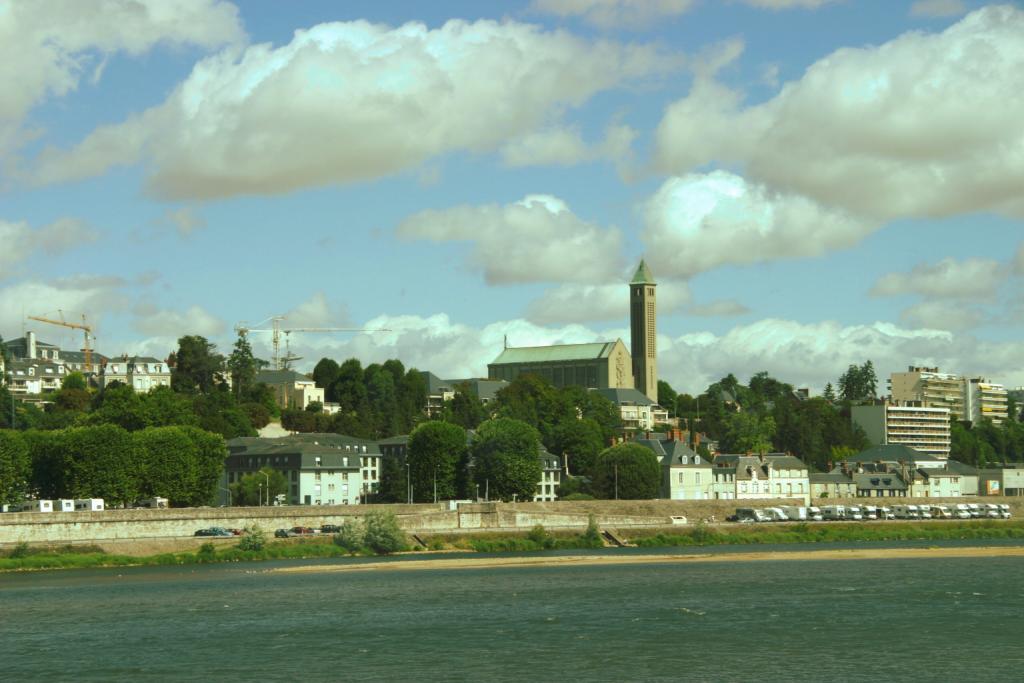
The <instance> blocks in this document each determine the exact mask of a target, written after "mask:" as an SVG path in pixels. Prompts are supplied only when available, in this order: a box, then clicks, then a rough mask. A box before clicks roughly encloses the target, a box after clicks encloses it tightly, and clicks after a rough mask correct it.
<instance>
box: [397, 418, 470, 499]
mask: <svg viewBox="0 0 1024 683" xmlns="http://www.w3.org/2000/svg"><path fill="white" fill-rule="evenodd" d="M408 450H409V470H410V476H411V479H412V490H413V499H414V500H415V501H416V502H418V503H427V502H432V501H433V500H434V499H435V490H436V498H437V500H450V499H452V498H455V497H456V495H457V490H456V472H457V469H458V467H459V464H460V463H462V462H463V460H464V458H465V453H466V430H465V429H463V428H462V427H460V426H458V425H455V424H451V423H448V422H436V421H432V422H424V423H423V424H421V425H420V426H419V427H417V428H416V429H415V430H413V432H412V434H410V435H409V447H408Z"/></svg>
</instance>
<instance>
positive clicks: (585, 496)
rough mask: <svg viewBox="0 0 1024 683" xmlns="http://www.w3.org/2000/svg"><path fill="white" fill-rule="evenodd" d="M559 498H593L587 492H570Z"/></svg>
mask: <svg viewBox="0 0 1024 683" xmlns="http://www.w3.org/2000/svg"><path fill="white" fill-rule="evenodd" d="M559 500H594V497H593V496H592V495H590V494H589V493H570V494H569V495H567V496H561V497H560V498H559Z"/></svg>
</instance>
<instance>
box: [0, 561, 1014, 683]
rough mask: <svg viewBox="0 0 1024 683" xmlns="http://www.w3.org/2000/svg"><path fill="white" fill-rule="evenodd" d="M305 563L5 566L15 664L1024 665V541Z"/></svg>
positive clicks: (752, 668)
mask: <svg viewBox="0 0 1024 683" xmlns="http://www.w3.org/2000/svg"><path fill="white" fill-rule="evenodd" d="M749 549H750V548H749V547H748V548H747V550H749ZM657 552H659V553H664V552H665V551H663V550H659V551H657ZM680 552H686V551H680ZM416 559H420V558H416ZM343 561H344V560H343ZM399 561H401V560H399ZM324 562H325V561H323V560H321V561H318V563H320V564H322V563H324ZM295 564H296V563H294V562H292V563H253V564H232V565H208V566H188V567H148V568H129V569H124V568H122V569H111V570H78V571H55V572H45V573H31V574H29V573H19V574H5V575H0V667H2V671H3V679H4V680H8V681H35V680H50V681H55V680H60V681H64V680H74V681H127V680H132V681H142V680H146V681H164V680H216V681H252V680H262V681H286V680H287V681H335V680H392V681H393V680H418V681H432V680H446V681H467V680H474V681H480V680H484V681H491V680H541V681H567V680H593V681H642V680H650V681H674V680H698V681H705V680H706V681H745V680H758V681H829V680H831V681H890V680H903V681H930V680H957V679H960V680H970V681H972V683H973V682H976V681H1007V680H1017V679H1019V678H1020V676H1021V671H1022V670H1024V648H1022V647H1021V646H1022V645H1024V632H1022V629H1021V615H1022V614H1024V562H1022V561H1021V559H1020V558H1013V557H995V558H983V559H973V558H972V559H967V558H930V559H920V560H919V559H911V560H907V559H891V560H889V559H887V560H873V561H866V560H841V561H835V560H832V561H826V560H806V561H803V560H801V561H785V562H771V561H758V562H739V561H734V560H729V559H728V557H727V555H726V556H724V559H723V561H722V562H715V563H707V564H687V565H680V564H678V563H675V564H662V563H655V564H638V565H628V566H555V567H515V568H508V567H504V568H489V569H438V570H434V569H426V570H420V571H408V572H393V571H365V572H325V573H318V572H310V573H287V572H276V571H274V570H275V568H277V567H283V566H295Z"/></svg>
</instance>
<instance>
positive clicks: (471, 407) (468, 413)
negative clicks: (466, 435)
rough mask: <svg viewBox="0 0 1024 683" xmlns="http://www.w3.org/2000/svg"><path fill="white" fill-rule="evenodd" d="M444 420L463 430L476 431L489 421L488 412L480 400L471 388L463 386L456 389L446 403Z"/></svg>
mask: <svg viewBox="0 0 1024 683" xmlns="http://www.w3.org/2000/svg"><path fill="white" fill-rule="evenodd" d="M442 419H443V420H444V421H445V422H451V423H452V424H456V425H458V426H460V427H462V428H463V429H476V428H477V426H478V425H479V424H480V423H481V422H483V421H484V420H486V419H487V411H486V410H484V406H483V404H481V403H480V399H478V398H477V397H476V396H474V395H473V394H472V393H471V392H470V389H469V387H468V386H467V385H466V384H462V385H460V386H459V387H458V388H456V390H455V395H454V396H453V397H452V398H451V400H449V401H446V402H445V406H444V411H443V413H442Z"/></svg>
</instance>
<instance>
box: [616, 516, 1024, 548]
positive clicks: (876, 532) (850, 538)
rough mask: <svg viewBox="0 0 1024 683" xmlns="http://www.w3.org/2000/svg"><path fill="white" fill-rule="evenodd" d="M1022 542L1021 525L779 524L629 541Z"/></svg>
mask: <svg viewBox="0 0 1024 683" xmlns="http://www.w3.org/2000/svg"><path fill="white" fill-rule="evenodd" d="M999 538H1024V522H1021V521H1011V522H1002V521H995V520H986V521H978V522H948V521H947V522H907V523H900V522H885V523H883V524H855V523H853V524H851V523H841V524H806V523H800V524H780V525H777V526H776V525H756V526H751V527H749V528H741V529H728V530H722V529H715V528H711V527H706V526H697V527H696V528H694V529H690V530H687V531H684V532H682V533H665V532H657V533H654V534H653V535H650V536H643V535H641V536H639V537H632V538H631V539H630V540H631V541H632V542H633V543H635V544H636V545H638V546H641V547H644V548H666V547H675V546H710V545H764V544H785V543H841V542H856V541H943V540H959V539H979V540H981V539H999Z"/></svg>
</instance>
